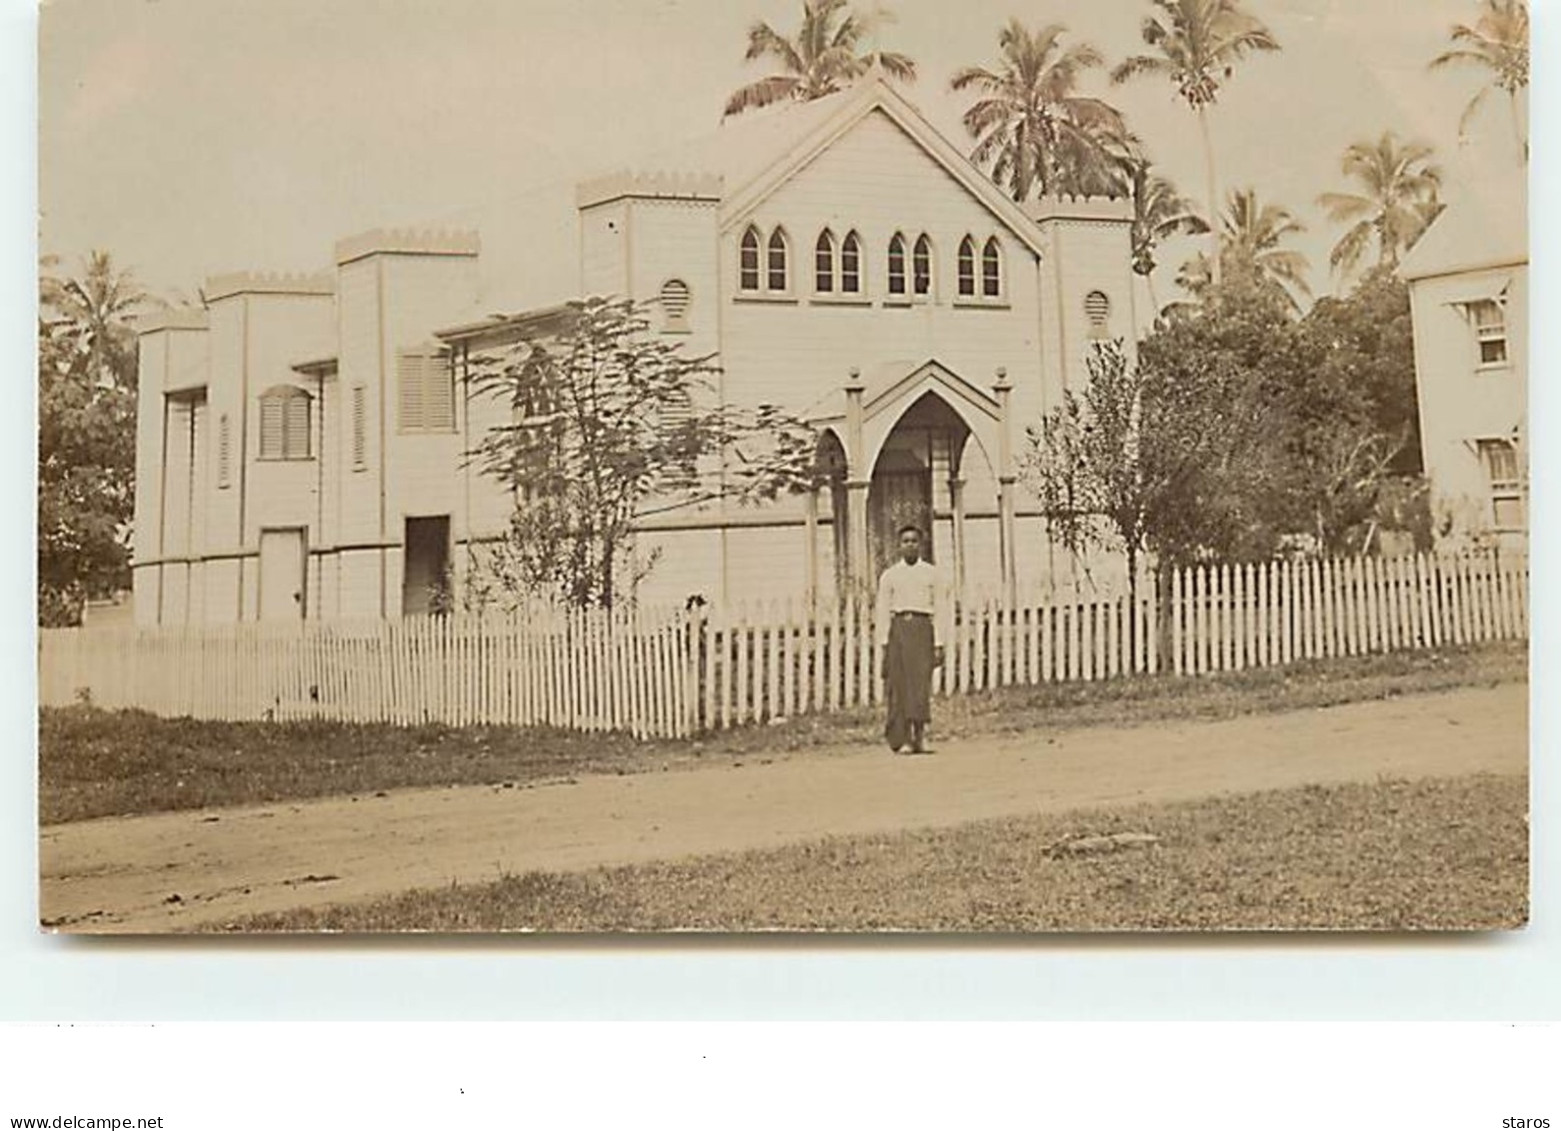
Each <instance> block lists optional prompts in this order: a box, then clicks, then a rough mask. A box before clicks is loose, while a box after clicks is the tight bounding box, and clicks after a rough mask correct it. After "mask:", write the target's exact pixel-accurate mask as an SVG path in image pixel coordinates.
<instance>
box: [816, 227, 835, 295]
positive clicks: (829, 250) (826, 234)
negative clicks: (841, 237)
mask: <svg viewBox="0 0 1561 1131" xmlns="http://www.w3.org/2000/svg"><path fill="white" fill-rule="evenodd" d="M813 289H814V290H816V291H818V292H819V293H820V294H829V293H830V292H831V291H833V290H834V289H835V237H834V235H833V233H831V232H830V230H829V229H828V228H825V229H824V230H823V231H822V232H820V233H819V234H818V242H817V243H816V244H815V245H814V247H813Z"/></svg>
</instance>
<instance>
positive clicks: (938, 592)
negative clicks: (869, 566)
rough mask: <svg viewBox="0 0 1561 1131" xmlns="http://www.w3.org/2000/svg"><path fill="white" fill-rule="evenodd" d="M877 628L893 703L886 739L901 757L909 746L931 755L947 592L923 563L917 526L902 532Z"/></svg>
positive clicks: (883, 581) (881, 589)
mask: <svg viewBox="0 0 1561 1131" xmlns="http://www.w3.org/2000/svg"><path fill="white" fill-rule="evenodd" d="M874 625H875V633H876V635H877V637H878V644H879V646H880V647H882V648H883V649H884V653H883V678H884V684H885V687H884V691H885V698H886V699H887V700H888V701H889V718H888V722H887V724H886V725H885V726H884V738H886V739H887V740H888V742H889V749H891V750H893V751H894V752H895V753H896V754H898V753H899V752H900V749H901V747H904V746H906V745H907V744H909V746H910V748H911V752H912V753H913V754H922V753H925V752H926V749H927V747H926V741H925V740H926V728H927V724H928V723H929V722H930V721H931V720H932V669H933V668H935V667H937V666H938V665H939V664H941V663H943V645H942V642H941V634H942V632H943V590H942V586H941V585H940V584H939V582H938V573H937V570H936V569H935V568H933V565H932V563H931V562H925V561H922V560H921V530H920V528H918V527H916V526H905V527H902V528H901V529H900V560H899V561H897V562H895V563H894V564H893V565H891V566H890V567H889V568H888V569H886V570H884V571H883V576H882V577H881V578H879V579H878V607H877V611H876V615H875V617H874Z"/></svg>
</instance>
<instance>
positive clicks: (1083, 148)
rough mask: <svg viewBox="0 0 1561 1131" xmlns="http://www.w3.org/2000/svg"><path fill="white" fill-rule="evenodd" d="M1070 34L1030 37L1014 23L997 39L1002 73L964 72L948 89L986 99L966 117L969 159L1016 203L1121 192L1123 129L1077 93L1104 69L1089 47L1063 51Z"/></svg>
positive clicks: (1053, 28) (1103, 107) (1118, 118)
mask: <svg viewBox="0 0 1561 1131" xmlns="http://www.w3.org/2000/svg"><path fill="white" fill-rule="evenodd" d="M1066 33H1067V28H1066V27H1064V26H1063V25H1062V24H1047V25H1046V26H1045V27H1043V28H1041V29H1039V30H1038V31H1035V32H1031V31H1030V30H1029V29H1028V28H1026V27H1025V26H1024V25H1023V24H1022V23H1020V22H1019V21H1018V20H1017V19H1011V20H1009V21H1008V25H1007V26H1006V27H1004V28H1003V29H1002V30H1001V31H1000V32H998V35H997V45H998V49H999V51H1000V52H1001V56H1002V58H1001V61H1000V63H999V64H998V67H997V69H995V70H993V69H990V68H987V67H965V68H962V69H961V70H960V71H959V72H958V73H956V74H955V75H954V78H953V81H952V82H951V83H950V86H951V87H952V89H954V90H956V91H961V90H965V89H967V88H969V87H974V88H976V89H977V90H978V91H980V92H981V97H980V98H979V99H978V100H977V101H976V103H975V104H974V105H972V106H971V107H970V109H968V110H966V111H965V117H964V122H965V128H966V129H967V130H969V131H970V136H971V137H973V138H975V139H976V147H975V149H974V150H973V151H972V152H971V154H970V159H971V160H972V161H974V162H975V163H976V164H978V165H982V166H988V167H990V170H991V176H992V179H993V180H994V181H996V182H997V183H998V184H1003V185H1005V187H1006V188H1007V190H1008V191H1009V192H1010V193H1011V194H1012V195H1013V198H1014V199H1015V200H1017V201H1024V200H1028V199H1029V198H1030V196H1031V194H1032V191H1033V192H1038V193H1039V194H1040V195H1042V196H1045V195H1047V194H1051V193H1066V194H1070V195H1079V196H1087V195H1104V194H1110V193H1114V192H1116V191H1119V190H1120V189H1122V188H1123V187H1124V186H1123V185H1122V179H1121V172H1120V159H1121V156H1122V154H1123V152H1124V151H1125V150H1126V149H1127V148H1128V146H1129V144H1130V143H1129V139H1128V134H1127V126H1126V123H1125V122H1124V121H1123V120H1122V115H1121V114H1120V113H1118V112H1117V110H1116V109H1115V108H1114V107H1112V106H1110V105H1108V104H1107V103H1105V102H1103V101H1101V100H1100V99H1098V98H1085V97H1081V96H1079V95H1078V94H1075V93H1074V92H1075V91H1076V90H1077V88H1078V84H1079V79H1080V77H1081V76H1082V75H1083V73H1084V72H1085V71H1088V70H1091V69H1093V68H1095V67H1101V66H1104V65H1105V57H1104V56H1102V55H1101V53H1100V51H1099V49H1098V48H1096V47H1094V46H1093V45H1092V44H1088V43H1075V44H1073V45H1071V46H1066V47H1065V46H1064V45H1063V43H1062V38H1063V36H1064V35H1065V34H1066Z"/></svg>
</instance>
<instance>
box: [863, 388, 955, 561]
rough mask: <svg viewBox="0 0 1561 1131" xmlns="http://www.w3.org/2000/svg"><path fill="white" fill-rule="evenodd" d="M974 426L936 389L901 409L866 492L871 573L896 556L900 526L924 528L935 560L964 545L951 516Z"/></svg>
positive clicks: (928, 554)
mask: <svg viewBox="0 0 1561 1131" xmlns="http://www.w3.org/2000/svg"><path fill="white" fill-rule="evenodd" d="M969 438H970V426H969V425H968V424H966V423H965V421H964V419H963V418H962V417H961V416H960V415H959V413H957V412H955V411H954V410H953V409H952V408H951V407H949V405H948V402H946V401H945V400H943V398H942V397H940V396H938V395H937V394H936V393H932V392H928V393H924V394H922V396H920V397H919V398H917V400H916V401H915V402H914V403H912V404H911V406H910V407H909V408H907V409H906V410H905V412H904V413H902V414H901V416H900V418H899V420H897V421H896V422H895V425H894V428H893V429H892V430H891V431H890V433H889V435H888V437H887V438H886V439H885V440H884V444H883V447H882V448H881V449H880V450H879V453H878V458H877V459H876V460H875V461H874V463H873V476H872V482H871V484H870V485H869V487H868V494H867V522H868V553H869V556H870V560H871V563H872V576H873V577H874V578H877V577H878V575H879V574H880V573H882V572H883V570H884V569H885V568H886V567H887V566H888V565H889V563H890V562H892V561H893V560H894V557H895V554H896V552H897V551H896V546H897V544H898V541H899V531H900V529H901V528H902V527H904V526H907V525H915V526H916V527H918V528H919V529H920V530H921V531H922V532H923V540H924V545H925V554H926V557H927V558H928V560H930V561H936V560H938V558H939V557H940V555H941V554H942V553H943V552H945V551H948V552H949V557H950V559H951V560H952V559H957V558H958V556H959V554H960V548H959V547H958V546H957V545H955V544H954V542H955V539H956V538H957V536H958V535H957V531H956V530H955V523H954V522H953V521H952V520H953V517H954V511H955V509H956V505H955V504H956V499H957V493H958V491H959V486H958V484H959V479H960V462H961V459H962V457H963V453H964V450H965V443H966V441H967V440H968V439H969Z"/></svg>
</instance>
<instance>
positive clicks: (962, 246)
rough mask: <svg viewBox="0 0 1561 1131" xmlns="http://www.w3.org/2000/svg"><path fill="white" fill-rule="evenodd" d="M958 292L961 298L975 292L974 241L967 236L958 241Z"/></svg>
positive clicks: (970, 296) (972, 296) (973, 295)
mask: <svg viewBox="0 0 1561 1131" xmlns="http://www.w3.org/2000/svg"><path fill="white" fill-rule="evenodd" d="M959 294H960V297H961V298H974V297H975V294H976V241H975V240H973V239H971V238H970V237H969V236H966V237H965V238H964V239H962V240H960V241H959Z"/></svg>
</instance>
